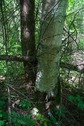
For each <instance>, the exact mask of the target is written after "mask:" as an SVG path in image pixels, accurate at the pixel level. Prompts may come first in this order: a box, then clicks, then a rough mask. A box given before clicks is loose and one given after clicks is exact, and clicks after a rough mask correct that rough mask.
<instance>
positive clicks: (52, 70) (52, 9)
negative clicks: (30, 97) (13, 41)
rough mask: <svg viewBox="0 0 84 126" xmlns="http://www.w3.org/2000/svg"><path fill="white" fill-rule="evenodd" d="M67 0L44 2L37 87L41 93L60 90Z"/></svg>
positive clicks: (47, 0)
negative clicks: (60, 69)
mask: <svg viewBox="0 0 84 126" xmlns="http://www.w3.org/2000/svg"><path fill="white" fill-rule="evenodd" d="M66 7H67V0H45V1H43V10H42V18H41V19H42V20H41V33H40V42H39V48H38V73H37V79H36V87H37V89H38V90H39V91H41V92H47V93H49V92H51V91H52V90H53V89H55V92H57V91H56V90H58V76H59V67H60V58H61V46H62V33H63V26H64V19H65V14H66Z"/></svg>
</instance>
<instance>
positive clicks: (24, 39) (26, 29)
mask: <svg viewBox="0 0 84 126" xmlns="http://www.w3.org/2000/svg"><path fill="white" fill-rule="evenodd" d="M34 7H35V3H34V0H20V10H21V44H22V55H23V56H28V57H29V62H24V68H25V74H26V79H27V81H28V82H29V83H30V84H33V83H34V81H35V53H36V52H35V21H34Z"/></svg>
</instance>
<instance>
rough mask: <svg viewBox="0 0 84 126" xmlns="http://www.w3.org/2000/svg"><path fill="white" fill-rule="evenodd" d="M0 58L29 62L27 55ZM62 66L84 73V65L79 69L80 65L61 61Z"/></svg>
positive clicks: (2, 56) (0, 56)
mask: <svg viewBox="0 0 84 126" xmlns="http://www.w3.org/2000/svg"><path fill="white" fill-rule="evenodd" d="M31 59H33V58H31ZM0 60H7V61H17V62H28V60H29V58H28V57H27V56H12V55H8V56H6V55H0ZM81 65H83V66H84V64H80V65H79V66H81ZM60 66H61V68H66V69H68V70H73V71H77V72H79V73H84V67H83V68H82V69H79V68H78V65H73V64H69V63H65V62H61V64H60Z"/></svg>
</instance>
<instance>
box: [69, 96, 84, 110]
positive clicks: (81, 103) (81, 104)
mask: <svg viewBox="0 0 84 126" xmlns="http://www.w3.org/2000/svg"><path fill="white" fill-rule="evenodd" d="M68 99H69V100H70V101H71V102H73V103H74V104H76V105H77V107H78V108H79V109H82V110H84V101H83V99H82V97H81V96H80V95H78V94H77V95H76V96H73V95H69V96H68Z"/></svg>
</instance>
